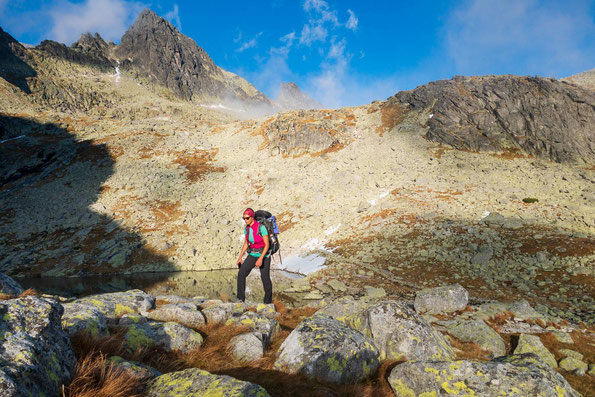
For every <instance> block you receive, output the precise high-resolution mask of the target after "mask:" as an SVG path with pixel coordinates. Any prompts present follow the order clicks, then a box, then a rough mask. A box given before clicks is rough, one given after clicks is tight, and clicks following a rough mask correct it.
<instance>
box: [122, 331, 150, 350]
mask: <svg viewBox="0 0 595 397" xmlns="http://www.w3.org/2000/svg"><path fill="white" fill-rule="evenodd" d="M126 344H127V345H128V347H129V348H131V349H132V350H136V349H138V348H142V347H149V346H154V345H155V341H154V340H153V339H152V338H151V337H149V336H148V335H147V334H146V333H145V331H144V330H143V329H142V328H140V327H136V326H132V327H130V328H129V329H128V333H127V334H126Z"/></svg>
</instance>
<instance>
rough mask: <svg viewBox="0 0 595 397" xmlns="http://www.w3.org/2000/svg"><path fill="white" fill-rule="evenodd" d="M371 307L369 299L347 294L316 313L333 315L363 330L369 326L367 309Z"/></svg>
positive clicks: (336, 318) (348, 324)
mask: <svg viewBox="0 0 595 397" xmlns="http://www.w3.org/2000/svg"><path fill="white" fill-rule="evenodd" d="M369 307H370V302H368V301H365V300H360V299H354V298H353V297H352V296H346V297H342V298H339V299H337V300H334V301H332V302H330V303H328V304H327V305H325V306H323V307H322V308H321V309H320V310H318V311H317V312H316V313H317V314H324V315H326V316H329V317H332V318H334V319H335V320H338V321H341V322H342V323H344V324H346V325H347V326H349V327H351V328H353V329H356V330H358V331H363V330H364V329H365V328H366V327H367V326H368V316H367V314H366V310H367V309H368V308H369Z"/></svg>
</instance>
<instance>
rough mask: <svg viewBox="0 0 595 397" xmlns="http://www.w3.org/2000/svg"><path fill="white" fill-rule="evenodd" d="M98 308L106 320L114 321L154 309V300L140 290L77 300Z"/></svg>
mask: <svg viewBox="0 0 595 397" xmlns="http://www.w3.org/2000/svg"><path fill="white" fill-rule="evenodd" d="M75 302H77V303H85V304H89V305H91V306H95V307H96V308H98V309H99V310H100V311H101V312H102V313H103V315H104V316H105V317H106V318H107V319H108V320H116V319H118V318H120V317H122V316H123V315H124V314H127V313H140V312H146V311H148V310H151V309H153V308H154V307H155V298H154V297H153V296H151V295H149V294H147V293H145V292H143V291H141V290H137V289H135V290H130V291H125V292H112V293H109V294H100V295H92V296H88V297H85V298H81V299H77V300H76V301H75Z"/></svg>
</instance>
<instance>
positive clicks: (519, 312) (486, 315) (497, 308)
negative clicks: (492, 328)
mask: <svg viewBox="0 0 595 397" xmlns="http://www.w3.org/2000/svg"><path fill="white" fill-rule="evenodd" d="M505 312H510V313H512V315H513V316H514V318H515V319H517V320H520V321H526V320H546V321H547V320H549V319H548V318H546V317H545V316H544V315H542V314H541V313H539V312H538V311H537V310H535V309H533V307H531V305H530V304H529V302H527V301H526V300H520V301H516V302H490V303H484V304H482V305H480V306H479V307H478V308H477V310H476V311H475V312H474V313H472V312H470V313H465V314H464V315H463V317H469V316H471V317H473V318H478V319H480V320H488V319H490V318H493V317H497V316H499V315H501V314H503V313H505Z"/></svg>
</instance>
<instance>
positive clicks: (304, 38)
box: [299, 0, 339, 47]
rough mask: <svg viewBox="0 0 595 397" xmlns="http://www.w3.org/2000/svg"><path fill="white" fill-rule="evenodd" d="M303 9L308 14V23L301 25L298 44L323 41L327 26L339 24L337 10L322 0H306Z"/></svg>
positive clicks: (333, 26)
mask: <svg viewBox="0 0 595 397" xmlns="http://www.w3.org/2000/svg"><path fill="white" fill-rule="evenodd" d="M304 11H306V12H307V13H308V14H309V18H308V23H306V24H304V26H303V27H302V33H301V36H300V40H299V41H300V44H303V45H306V46H308V47H309V46H310V45H312V43H314V42H317V41H320V42H325V41H326V38H327V36H328V29H329V28H336V27H337V26H339V20H338V19H337V12H336V11H333V10H331V9H330V7H329V5H328V3H327V2H326V1H324V0H306V1H305V2H304Z"/></svg>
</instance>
